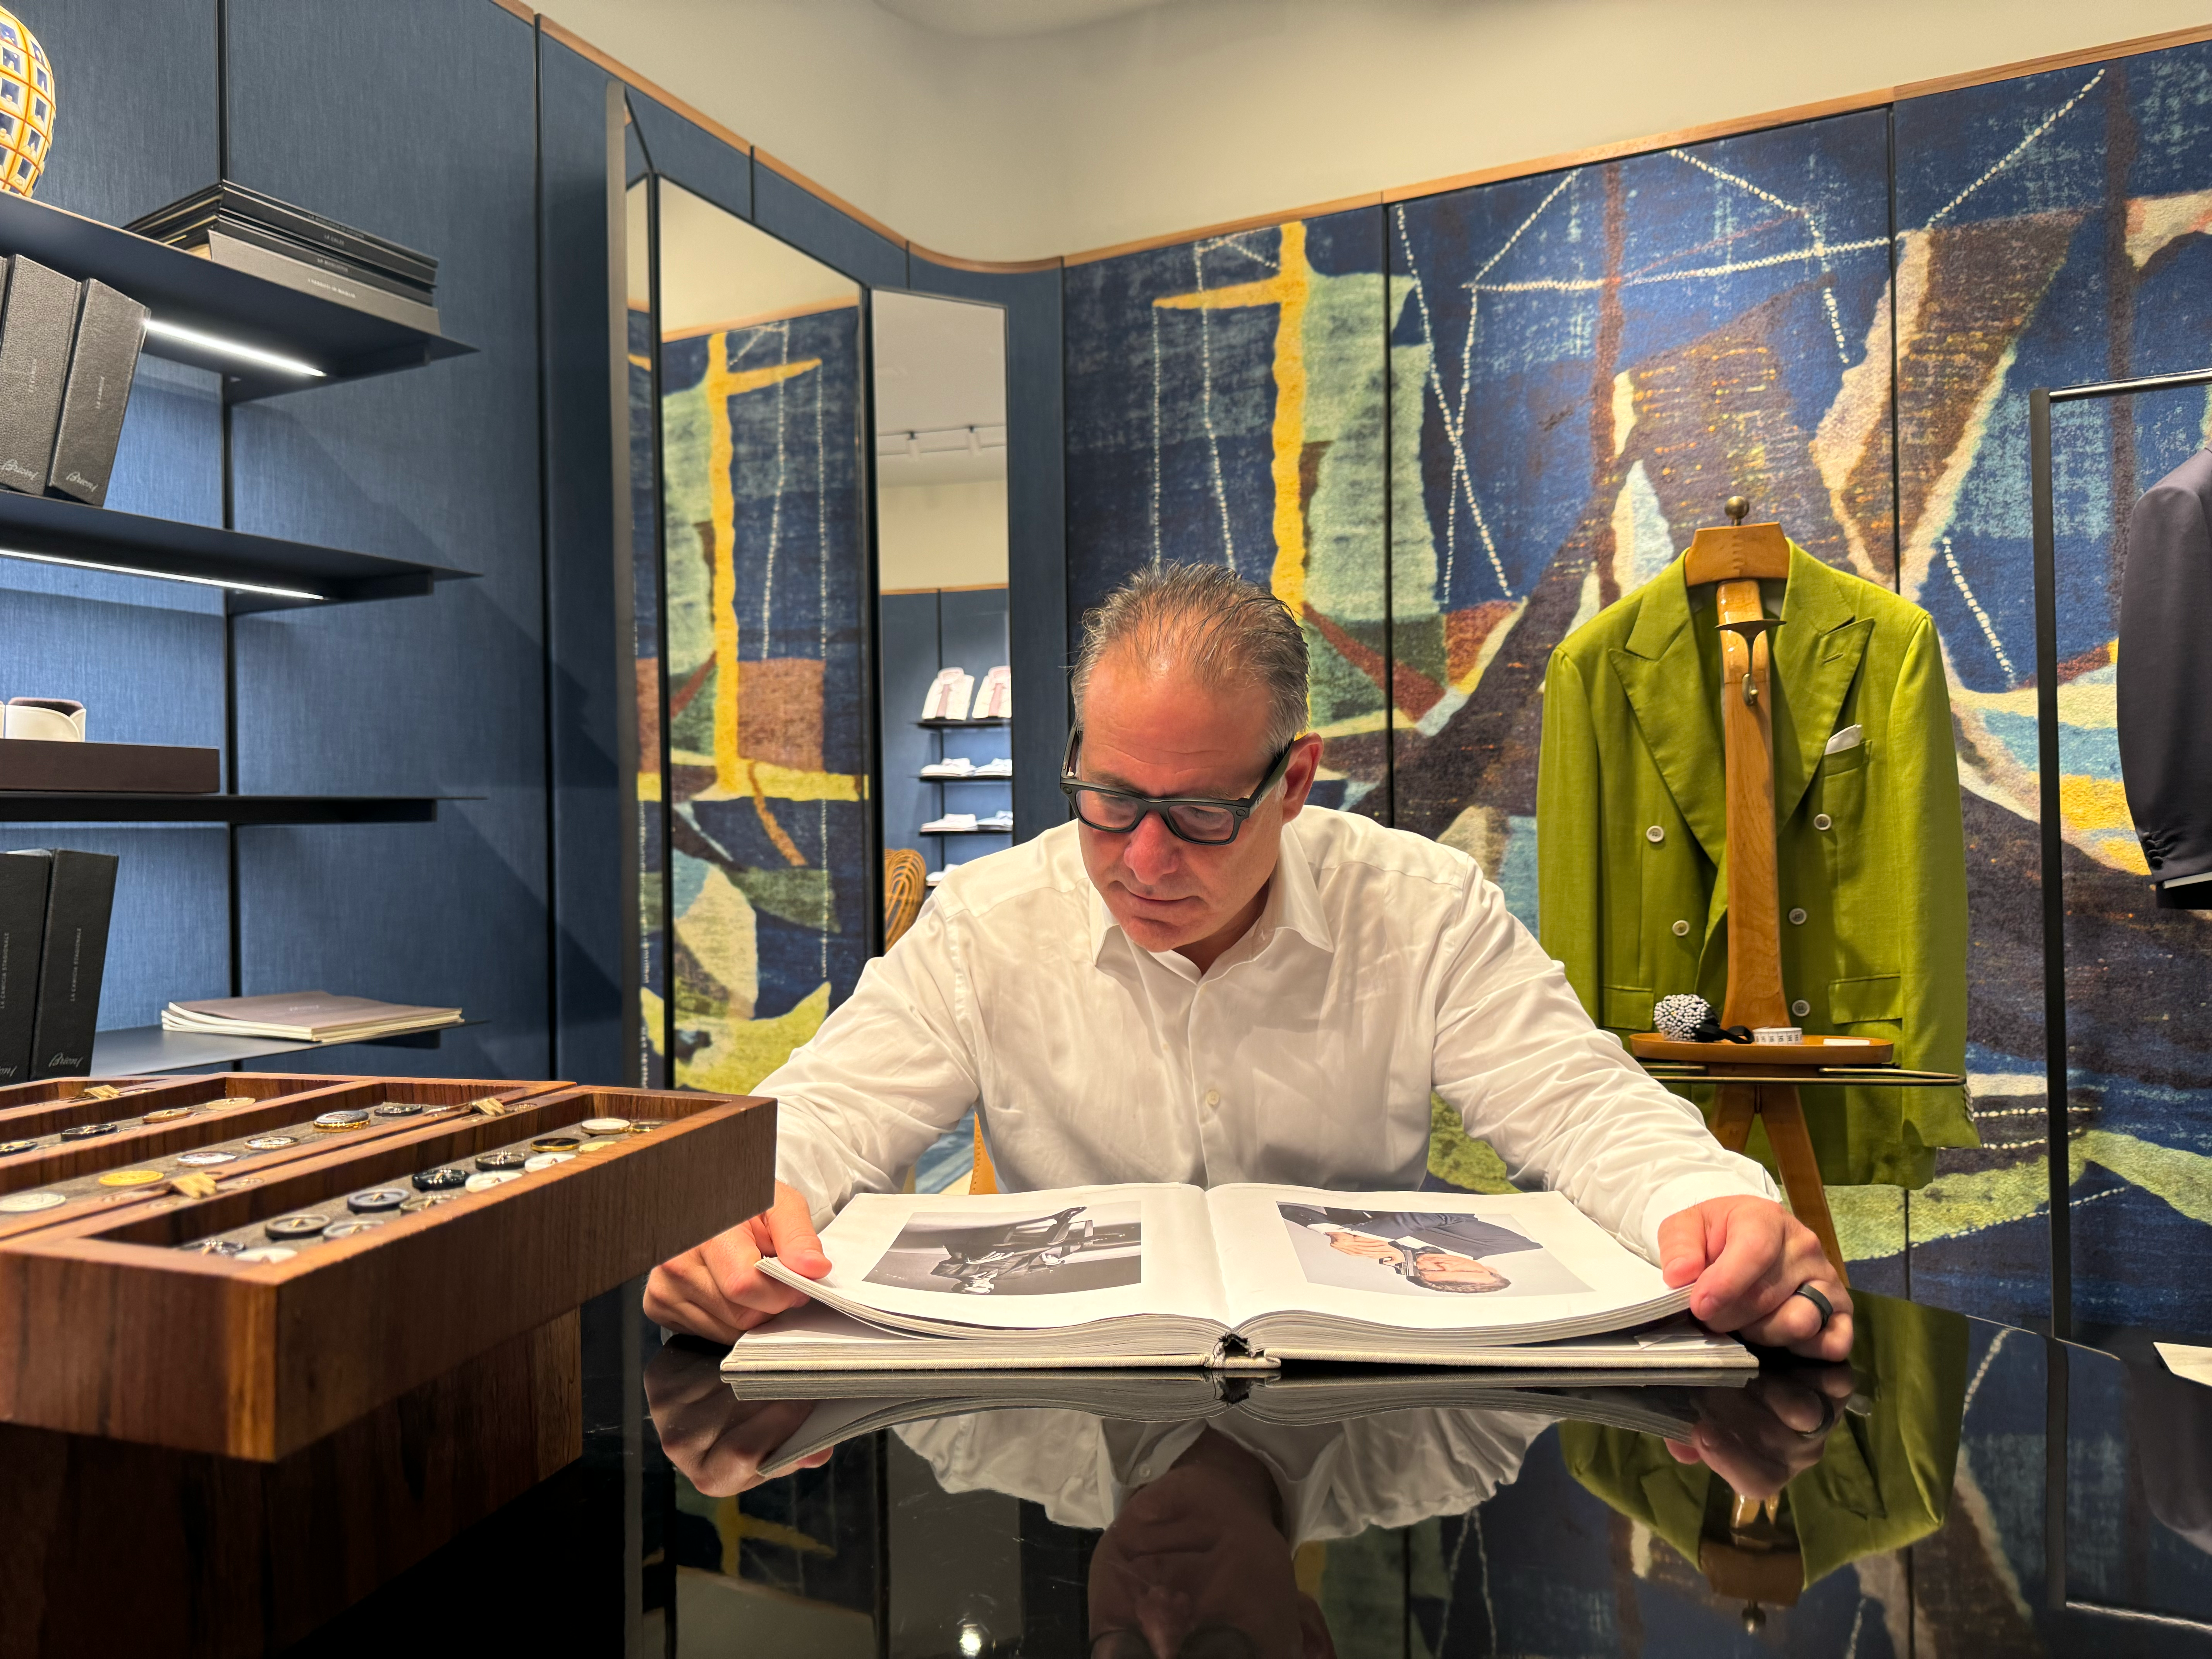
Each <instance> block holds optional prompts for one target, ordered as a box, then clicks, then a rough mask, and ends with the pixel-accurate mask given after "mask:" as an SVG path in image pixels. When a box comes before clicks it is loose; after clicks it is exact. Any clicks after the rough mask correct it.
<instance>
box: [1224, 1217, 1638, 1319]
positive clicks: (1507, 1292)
mask: <svg viewBox="0 0 2212 1659" xmlns="http://www.w3.org/2000/svg"><path fill="white" fill-rule="evenodd" d="M1206 1204H1207V1208H1208V1210H1209V1212H1211V1214H1212V1218H1213V1232H1214V1237H1215V1238H1216V1239H1217V1240H1218V1244H1217V1247H1216V1254H1217V1255H1218V1258H1219V1261H1220V1264H1221V1276H1222V1286H1223V1289H1224V1291H1225V1293H1226V1295H1227V1297H1228V1303H1229V1311H1230V1322H1231V1325H1232V1326H1235V1325H1242V1324H1243V1322H1245V1321H1246V1320H1249V1319H1250V1318H1252V1317H1253V1316H1255V1315H1258V1314H1266V1313H1275V1312H1285V1311H1290V1312H1304V1313H1310V1314H1321V1315H1328V1316H1337V1317H1340V1318H1344V1319H1350V1320H1357V1321H1361V1322H1365V1323H1367V1324H1370V1325H1384V1326H1395V1327H1398V1328H1401V1329H1406V1330H1416V1331H1451V1330H1498V1329H1510V1328H1511V1327H1513V1326H1516V1325H1528V1326H1532V1327H1534V1326H1544V1325H1556V1324H1557V1323H1559V1322H1561V1321H1565V1320H1577V1319H1585V1318H1589V1317H1592V1316H1603V1315H1605V1314H1607V1312H1609V1311H1610V1310H1616V1309H1618V1310H1623V1311H1627V1310H1634V1309H1637V1308H1638V1307H1640V1306H1641V1305H1643V1304H1648V1303H1650V1302H1652V1301H1654V1300H1655V1299H1659V1298H1664V1297H1668V1294H1669V1292H1668V1289H1667V1285H1666V1282H1665V1280H1664V1279H1662V1278H1661V1276H1660V1273H1659V1270H1658V1269H1657V1268H1656V1267H1653V1266H1652V1265H1651V1264H1650V1262H1648V1261H1644V1260H1643V1259H1642V1258H1641V1257H1639V1256H1636V1255H1632V1254H1630V1253H1629V1252H1628V1251H1627V1250H1626V1249H1623V1248H1622V1247H1621V1246H1620V1244H1619V1243H1617V1242H1615V1240H1614V1239H1613V1237H1612V1236H1611V1235H1610V1234H1608V1233H1607V1232H1606V1231H1605V1230H1604V1229H1602V1228H1601V1227H1600V1226H1598V1225H1597V1224H1596V1223H1595V1222H1594V1221H1591V1220H1590V1219H1589V1218H1588V1217H1587V1216H1585V1215H1583V1213H1582V1212H1580V1211H1579V1210H1577V1209H1576V1208H1575V1206H1574V1205H1573V1203H1572V1202H1571V1201H1570V1200H1568V1199H1566V1198H1565V1197H1563V1196H1562V1195H1560V1194H1558V1193H1510V1194H1498V1195H1494V1196H1493V1195H1491V1194H1460V1193H1403V1192H1401V1193H1333V1192H1324V1191H1321V1190H1318V1189H1316V1188H1304V1187H1262V1186H1253V1185H1237V1186H1230V1187H1217V1188H1214V1189H1213V1190H1212V1192H1210V1193H1208V1194H1206Z"/></svg>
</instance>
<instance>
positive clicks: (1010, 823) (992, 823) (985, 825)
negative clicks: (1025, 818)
mask: <svg viewBox="0 0 2212 1659" xmlns="http://www.w3.org/2000/svg"><path fill="white" fill-rule="evenodd" d="M975 827H976V828H977V829H1003V830H1006V832H1007V833H1008V834H1010V835H1011V834H1012V832H1013V828H1014V815H1013V814H1012V812H994V813H992V814H991V816H990V817H987V818H977V819H976V820H975Z"/></svg>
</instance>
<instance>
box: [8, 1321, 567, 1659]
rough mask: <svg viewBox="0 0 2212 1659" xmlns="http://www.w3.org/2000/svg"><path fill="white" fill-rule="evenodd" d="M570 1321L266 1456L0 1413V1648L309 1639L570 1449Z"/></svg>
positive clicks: (125, 1648)
mask: <svg viewBox="0 0 2212 1659" xmlns="http://www.w3.org/2000/svg"><path fill="white" fill-rule="evenodd" d="M579 1329H580V1327H579V1322H578V1319H577V1316H576V1315H575V1314H574V1312H570V1313H567V1314H563V1315H562V1316H561V1317H559V1318H557V1319H555V1320H553V1321H551V1322H549V1323H547V1324H545V1325H542V1326H540V1327H538V1328H537V1329H535V1330H532V1331H526V1332H525V1333H523V1334H521V1335H520V1336H516V1337H511V1338H509V1339H508V1340H506V1341H505V1342H502V1343H501V1344H500V1345H499V1346H496V1347H495V1348H492V1349H490V1350H489V1351H487V1352H484V1353H482V1354H479V1355H477V1357H476V1358H473V1359H471V1360H469V1361H468V1362H467V1363H465V1364H462V1365H459V1366H458V1367H456V1368H455V1369H454V1370H451V1371H449V1372H447V1374H446V1375H445V1376H440V1377H437V1378H435V1379H434V1380H433V1381H431V1382H428V1383H423V1384H422V1385H421V1386H420V1387H418V1388H416V1389H410V1390H409V1391H408V1392H407V1393H405V1394H404V1395H401V1396H400V1397H399V1398H398V1399H396V1400H393V1401H388V1402H387V1403H386V1404H385V1405H382V1406H380V1407H377V1408H376V1409H375V1410H374V1411H372V1412H370V1413H368V1415H367V1416H365V1417H362V1418H358V1419H356V1420H354V1421H353V1422H351V1423H349V1424H348V1425H346V1426H345V1427H343V1428H342V1429H340V1430H338V1431H337V1432H336V1433H335V1434H332V1435H330V1436H329V1437H326V1438H325V1439H323V1440H319V1441H318V1442H316V1443H314V1444H313V1445H311V1446H308V1447H307V1448H306V1449H302V1450H301V1451H299V1452H296V1453H295V1454H293V1455H291V1456H289V1457H286V1458H283V1459H282V1460H280V1461H278V1462H268V1463H264V1462H245V1461H242V1460H237V1459H233V1458H228V1457H218V1456H213V1455H208V1454H206V1453H200V1452H179V1451H169V1450H166V1449H161V1448H159V1447H150V1446H139V1445H132V1444H130V1443H125V1442H122V1441H117V1440H102V1439H96V1438H94V1437H90V1436H83V1435H73V1434H63V1433H58V1432H55V1431H50V1430H44V1429H27V1428H20V1427H15V1426H12V1425H0V1537H4V1538H6V1539H7V1540H9V1544H8V1547H7V1549H6V1552H5V1553H4V1556H0V1653H8V1654H23V1655H32V1654H56V1655H59V1654H81V1653H132V1652H139V1653H165V1654H222V1655H237V1654H256V1653H262V1652H267V1651H271V1650H276V1649H280V1648H283V1647H285V1646H287V1645H289V1644H292V1643H294V1642H296V1641H298V1640H300V1639H301V1638H303V1637H306V1636H307V1635H308V1634H309V1633H311V1632H313V1631H314V1630H315V1629H316V1628H317V1627H318V1626H320V1625H322V1624H324V1623H325V1622H326V1621H328V1620H330V1619H331V1618H333V1617H335V1616H336V1615H337V1613H341V1612H343V1611H344V1609H345V1608H347V1607H350V1606H352V1605H353V1604H354V1603H355V1602H356V1601H360V1600H361V1599H362V1597H363V1596H365V1595H368V1593H369V1592H370V1591H372V1590H374V1589H376V1588H377V1587H378V1586H379V1585H380V1584H383V1583H386V1582H388V1581H389V1580H390V1579H392V1578H393V1577H396V1576H397V1575H398V1574H399V1573H400V1572H402V1571H405V1570H406V1569H407V1568H408V1567H410V1566H412V1565H415V1564H416V1562H418V1561H420V1560H422V1559H423V1558H424V1557H425V1556H427V1555H428V1554H430V1553H432V1552H433V1551H435V1550H437V1549H439V1548H441V1547H443V1546H445V1545H446V1544H447V1543H449V1542H451V1541H453V1539H454V1538H455V1537H457V1536H458V1535H459V1534H460V1533H461V1531H462V1530H463V1529H464V1528H467V1527H469V1526H471V1525H472V1524H474V1523H475V1522H477V1521H480V1520H482V1519H483V1518H484V1517H485V1516H488V1515H489V1514H491V1513H492V1512H493V1511H494V1510H497V1509H499V1508H501V1506H502V1505H504V1504H507V1503H509V1502H511V1501H513V1499H514V1498H519V1497H520V1496H521V1495H522V1494H523V1493H524V1492H527V1491H528V1490H530V1488H532V1486H536V1485H538V1483H539V1482H540V1481H542V1480H548V1479H550V1477H551V1476H552V1475H554V1474H556V1473H558V1472H559V1471H560V1470H561V1469H562V1468H565V1467H567V1466H568V1464H569V1463H571V1462H574V1460H575V1458H576V1457H577V1455H579V1454H580V1451H581V1450H582V1448H583V1429H584V1418H583V1383H582V1364H581V1351H580V1340H579ZM512 1590H513V1586H487V1588H486V1593H487V1594H506V1593H511V1592H512ZM400 1634H403V1635H404V1634H405V1633H404V1632H403V1633H400ZM414 1634H415V1635H416V1636H419V1635H420V1634H421V1633H420V1632H414ZM434 1645H435V1644H434Z"/></svg>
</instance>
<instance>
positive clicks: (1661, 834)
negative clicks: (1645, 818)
mask: <svg viewBox="0 0 2212 1659" xmlns="http://www.w3.org/2000/svg"><path fill="white" fill-rule="evenodd" d="M1666 839H1667V832H1666V831H1665V830H1664V829H1661V828H1660V827H1659V826H1658V825H1657V824H1656V823H1655V824H1653V825H1652V826H1651V827H1650V829H1646V830H1645V831H1644V840H1646V841H1648V842H1650V843H1651V844H1652V845H1653V846H1654V847H1656V846H1657V845H1658V844H1659V843H1660V842H1662V841H1664V840H1666Z"/></svg>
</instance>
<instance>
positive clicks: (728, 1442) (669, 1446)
mask: <svg viewBox="0 0 2212 1659" xmlns="http://www.w3.org/2000/svg"><path fill="white" fill-rule="evenodd" d="M720 1360H721V1356H720V1354H719V1353H699V1352H693V1351H691V1350H689V1349H687V1348H686V1347H685V1346H684V1344H683V1343H682V1342H681V1341H676V1342H671V1343H669V1344H668V1345H667V1346H665V1347H664V1348H662V1349H661V1351H660V1352H659V1353H657V1354H655V1355H653V1358H652V1359H651V1361H650V1362H648V1363H647V1365H646V1368H645V1403H646V1407H647V1410H649V1411H650V1412H652V1413H653V1430H654V1432H655V1433H657V1434H658V1435H659V1438H660V1449H661V1450H663V1451H665V1452H666V1453H667V1454H668V1461H669V1462H671V1463H673V1464H675V1465H676V1468H677V1470H678V1473H680V1474H682V1475H683V1476H684V1479H685V1480H689V1481H690V1483H691V1484H692V1485H693V1486H696V1487H697V1488H698V1489H699V1490H700V1491H701V1492H703V1493H704V1494H706V1496H708V1497H709V1498H729V1497H733V1496H734V1495H736V1494H737V1493H738V1492H750V1491H751V1490H752V1489H753V1488H754V1487H755V1486H758V1485H760V1483H761V1473H760V1468H761V1464H762V1463H763V1462H764V1461H766V1460H767V1458H768V1457H769V1455H771V1454H773V1453H774V1452H775V1449H776V1448H777V1447H779V1446H781V1445H782V1444H783V1443H784V1442H785V1441H787V1440H788V1439H790V1438H791V1437H792V1436H793V1434H795V1433H797V1432H798V1431H799V1426H800V1425H802V1424H804V1423H805V1421H806V1419H807V1418H808V1417H809V1416H810V1415H811V1413H812V1412H813V1410H814V1402H813V1401H811V1400H767V1401H763V1400H740V1399H738V1397H737V1395H734V1394H732V1393H731V1392H730V1385H729V1384H728V1383H725V1382H724V1381H723V1380H722V1373H721V1368H720ZM833 1449H834V1448H833ZM826 1462H829V1452H828V1451H818V1452H816V1453H815V1454H814V1455H812V1456H811V1457H808V1458H805V1459H803V1460H802V1461H801V1462H799V1465H798V1467H799V1468H803V1469H817V1468H821V1467H822V1465H823V1464H824V1463H826Z"/></svg>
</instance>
